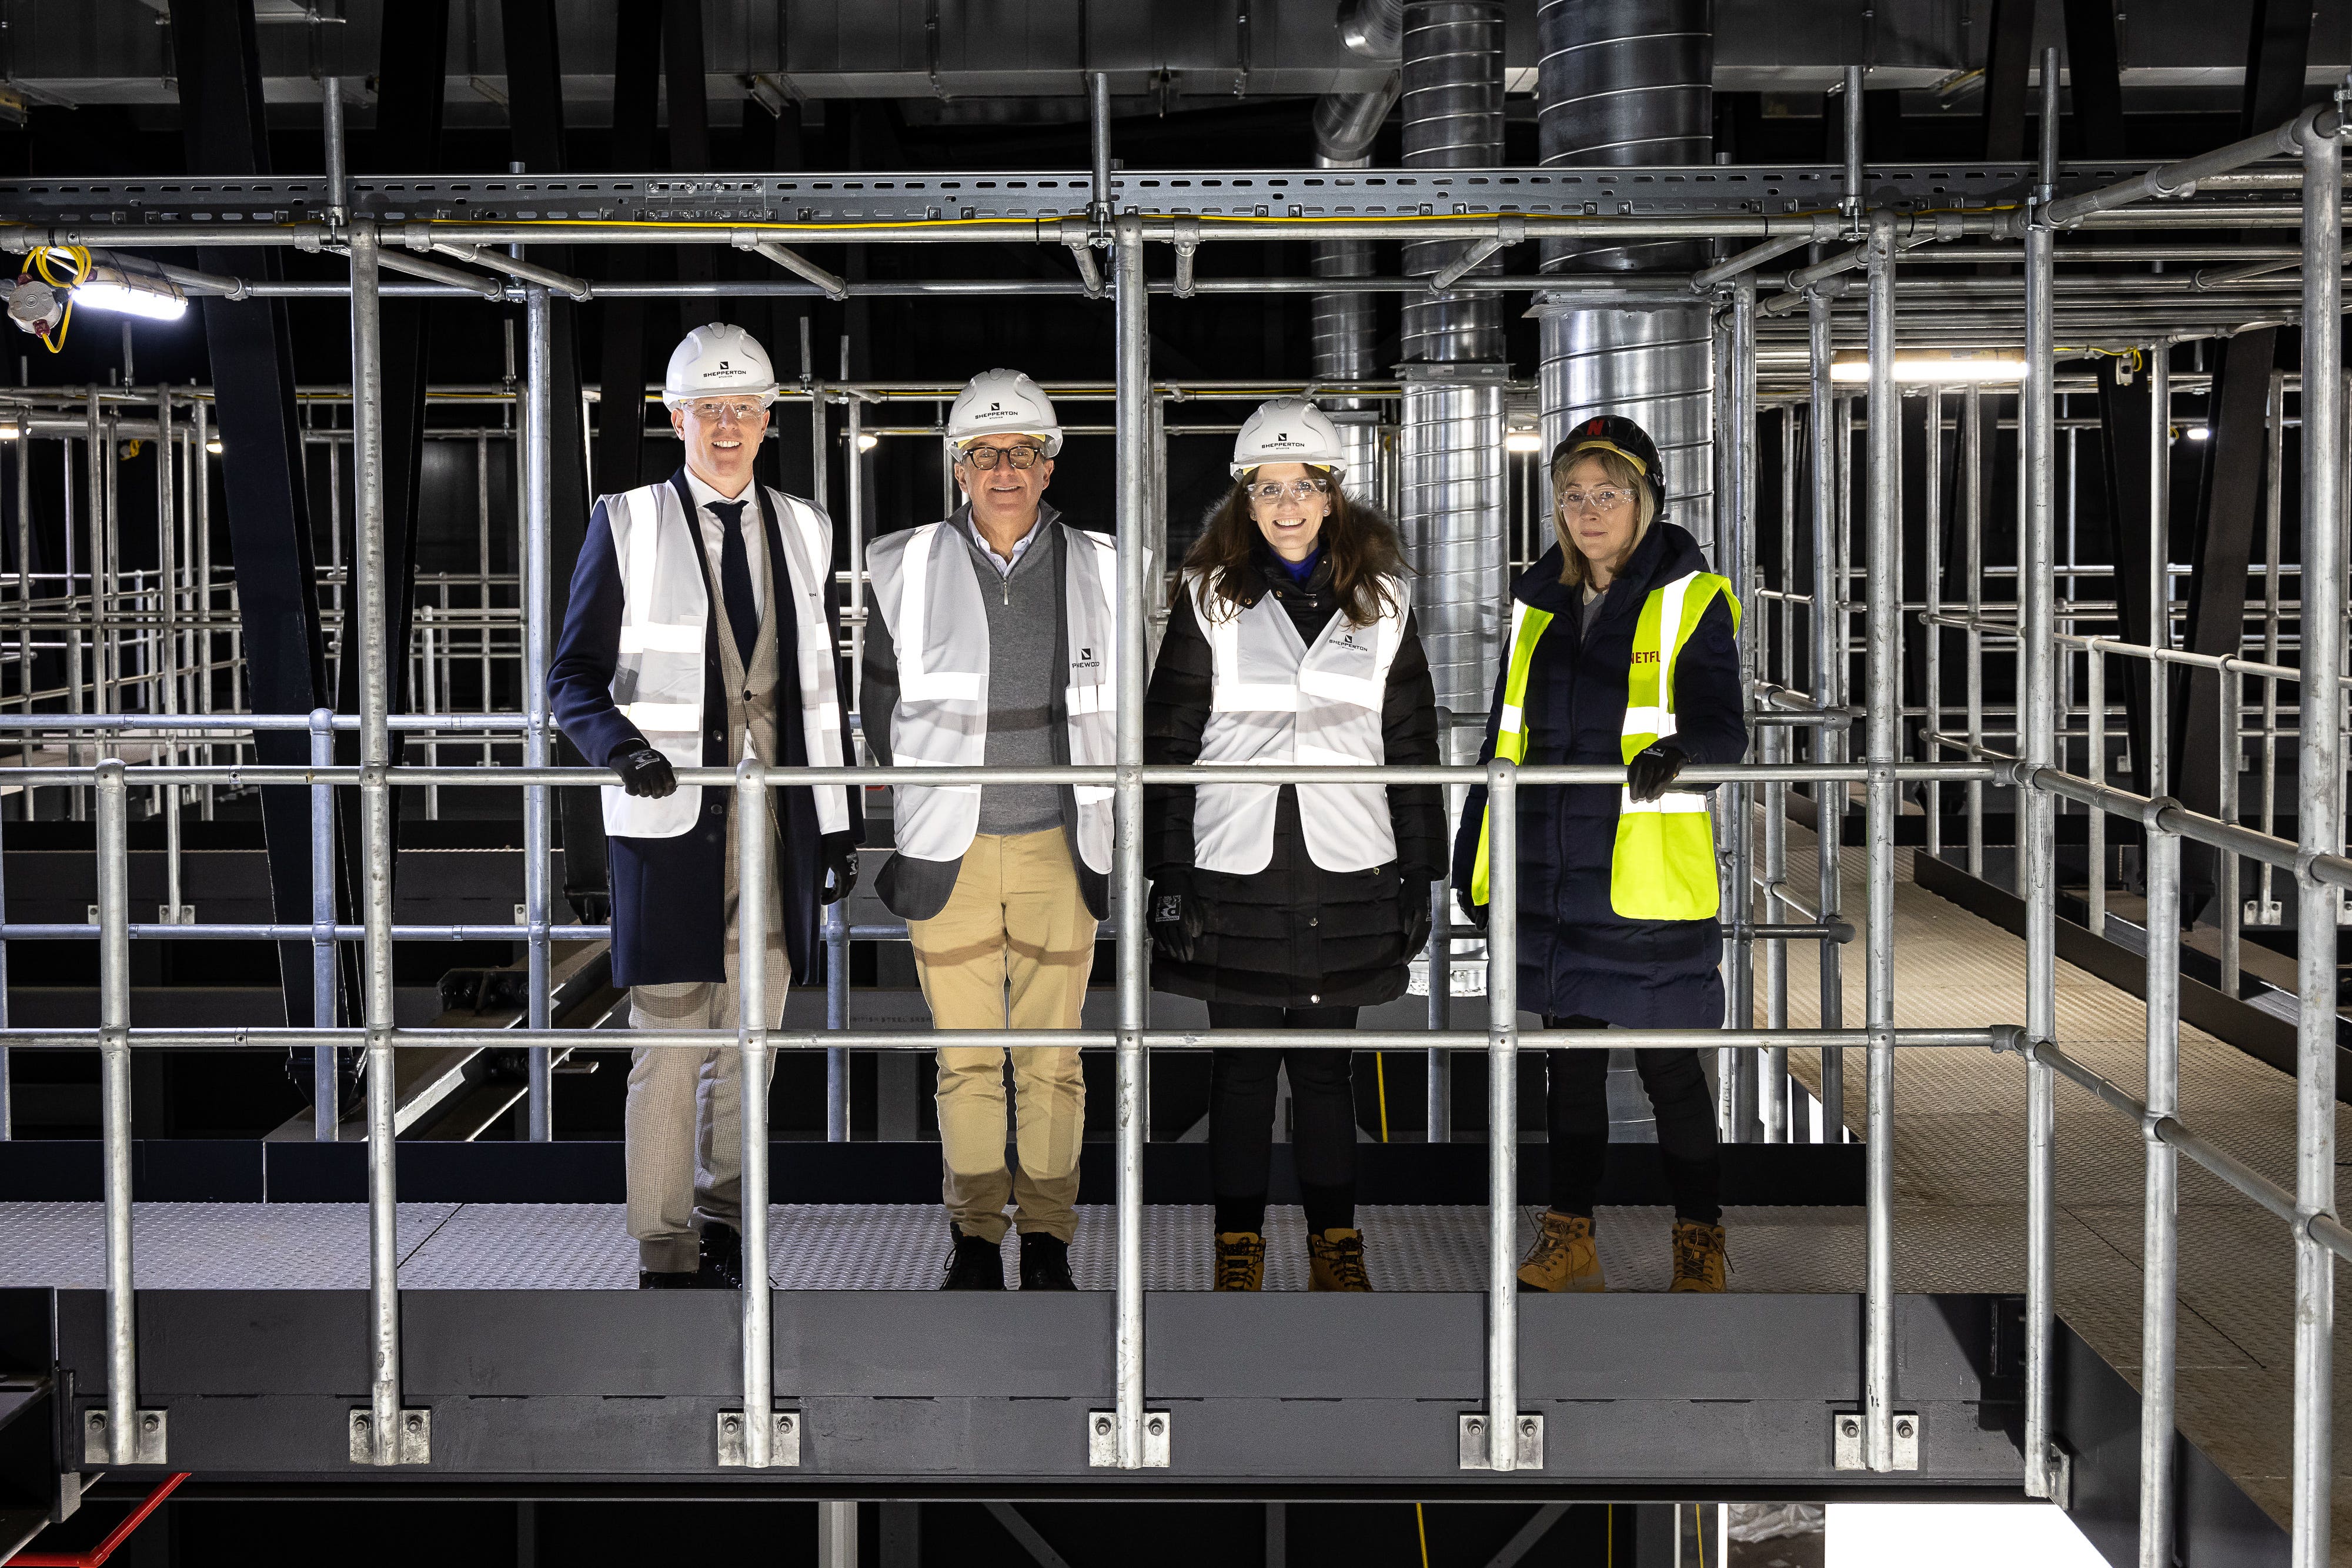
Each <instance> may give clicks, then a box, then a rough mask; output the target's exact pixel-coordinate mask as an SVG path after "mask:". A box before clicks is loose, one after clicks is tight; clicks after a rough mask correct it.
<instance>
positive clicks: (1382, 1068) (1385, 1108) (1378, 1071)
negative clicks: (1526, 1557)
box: [1372, 1051, 1420, 1507]
mask: <svg viewBox="0 0 2352 1568" xmlns="http://www.w3.org/2000/svg"><path fill="white" fill-rule="evenodd" d="M1372 1082H1373V1083H1375V1084H1376V1085H1378V1086H1379V1089H1380V1094H1381V1142H1382V1143H1383V1144H1385V1143H1387V1142H1388V1141H1389V1073H1388V1052H1386V1051H1374V1052H1372ZM1414 1506H1415V1507H1419V1506H1420V1505H1419V1504H1418V1503H1416V1504H1415V1505H1414Z"/></svg>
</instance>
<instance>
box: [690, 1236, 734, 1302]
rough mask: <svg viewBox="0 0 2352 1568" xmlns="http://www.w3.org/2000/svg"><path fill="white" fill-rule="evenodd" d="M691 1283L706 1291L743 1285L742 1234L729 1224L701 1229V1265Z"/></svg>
mask: <svg viewBox="0 0 2352 1568" xmlns="http://www.w3.org/2000/svg"><path fill="white" fill-rule="evenodd" d="M694 1282H695V1283H696V1284H697V1285H698V1286H699V1287H701V1288H702V1289H703V1290H706V1291H740V1290H741V1289H742V1288H743V1233H742V1232H741V1231H740V1230H738V1229H736V1228H734V1227H733V1226H731V1225H717V1224H713V1225H706V1226H704V1227H703V1228H702V1267H701V1268H700V1269H698V1270H696V1271H695V1275H694Z"/></svg>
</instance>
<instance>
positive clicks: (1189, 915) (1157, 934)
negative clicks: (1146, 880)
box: [1146, 866, 1208, 964]
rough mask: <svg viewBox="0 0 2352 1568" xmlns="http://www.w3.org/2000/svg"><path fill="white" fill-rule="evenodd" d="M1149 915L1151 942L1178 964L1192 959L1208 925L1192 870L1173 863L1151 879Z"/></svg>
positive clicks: (1189, 961)
mask: <svg viewBox="0 0 2352 1568" xmlns="http://www.w3.org/2000/svg"><path fill="white" fill-rule="evenodd" d="M1146 913H1147V914H1148V915H1150V926H1151V945H1152V946H1155V947H1157V948H1159V949H1160V951H1161V952H1162V953H1165V954H1167V955H1168V956H1169V957H1171V958H1172V959H1174V960H1175V961H1176V962H1177V963H1179V964H1189V963H1191V962H1192V952H1193V946H1194V944H1196V943H1198V942H1199V941H1200V939H1201V933H1202V930H1204V929H1205V928H1206V927H1207V924H1208V922H1207V919H1206V916H1205V915H1204V912H1203V911H1202V907H1201V895H1200V894H1198V893H1195V892H1194V891H1193V890H1192V873H1191V872H1190V871H1189V870H1187V869H1185V868H1184V867H1182V866H1171V867H1169V868H1168V869H1167V870H1166V871H1164V872H1162V873H1160V874H1159V875H1158V876H1155V877H1153V878H1152V879H1151V900H1150V904H1149V906H1148V907H1147V911H1146Z"/></svg>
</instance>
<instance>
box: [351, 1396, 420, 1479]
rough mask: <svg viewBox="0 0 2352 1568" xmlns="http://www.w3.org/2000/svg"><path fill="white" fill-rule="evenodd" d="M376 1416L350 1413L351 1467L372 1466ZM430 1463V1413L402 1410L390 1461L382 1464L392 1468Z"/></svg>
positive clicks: (361, 1411)
mask: <svg viewBox="0 0 2352 1568" xmlns="http://www.w3.org/2000/svg"><path fill="white" fill-rule="evenodd" d="M374 1427H375V1412H374V1411H373V1410H370V1409H367V1408H364V1407H362V1408H361V1409H358V1410H354V1411H352V1427H351V1431H352V1449H351V1453H352V1463H353V1464H355V1465H372V1464H374V1463H375V1462H376V1458H375V1445H374V1437H375V1432H374ZM432 1460H433V1412H432V1411H430V1410H425V1409H417V1410H403V1411H401V1413H400V1430H399V1433H398V1435H397V1439H396V1441H395V1442H394V1448H393V1457H392V1458H390V1459H388V1460H385V1461H384V1462H385V1463H387V1464H394V1465H424V1464H430V1463H431V1462H432Z"/></svg>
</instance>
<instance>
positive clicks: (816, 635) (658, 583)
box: [599, 482, 849, 839]
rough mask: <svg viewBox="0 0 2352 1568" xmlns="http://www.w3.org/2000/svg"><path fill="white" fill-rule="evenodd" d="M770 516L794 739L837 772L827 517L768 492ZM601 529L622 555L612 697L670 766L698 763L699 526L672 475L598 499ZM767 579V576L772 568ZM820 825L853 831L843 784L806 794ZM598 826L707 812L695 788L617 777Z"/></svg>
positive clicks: (637, 831) (633, 828) (628, 825)
mask: <svg viewBox="0 0 2352 1568" xmlns="http://www.w3.org/2000/svg"><path fill="white" fill-rule="evenodd" d="M762 495H763V496H764V497H765V499H764V503H763V505H764V507H765V508H766V515H767V516H768V517H771V518H772V519H774V522H775V530H774V536H773V537H774V538H777V539H778V540H780V541H781V542H782V546H783V552H784V562H783V564H784V579H785V582H786V585H787V586H788V587H789V589H790V591H791V593H792V598H791V599H790V600H789V601H785V602H783V603H780V604H776V605H773V606H772V610H773V612H775V613H776V614H777V615H779V616H784V615H789V616H790V617H791V622H790V624H789V628H788V627H787V624H786V622H783V621H782V620H779V621H778V622H777V626H776V632H777V637H778V639H779V642H780V643H781V641H782V638H783V637H785V636H787V635H789V636H791V637H793V640H794V641H793V648H794V650H795V653H796V657H795V659H794V663H795V664H796V665H797V666H798V668H799V673H800V693H799V698H800V702H799V706H800V714H801V736H802V739H803V742H804V743H805V745H806V747H807V752H808V758H809V762H810V765H811V766H812V767H817V768H839V767H841V766H842V760H843V759H842V751H841V695H840V692H839V690H838V685H837V682H836V680H835V673H834V660H835V657H836V650H835V646H834V636H835V632H834V626H833V623H832V622H831V621H830V620H828V619H827V618H826V615H825V596H824V591H825V583H826V580H827V578H828V576H829V575H830V572H831V569H832V563H833V523H832V521H831V519H829V518H828V517H825V515H824V513H823V512H821V511H819V510H817V508H816V507H814V506H811V505H810V504H809V503H808V502H806V501H803V500H801V499H800V498H799V497H794V496H787V495H785V494H784V493H783V492H782V491H780V490H763V491H762ZM603 505H604V521H605V526H606V527H607V528H609V529H610V530H611V531H612V535H613V549H614V555H615V556H616V557H617V558H618V559H620V561H621V563H622V595H621V635H620V646H619V654H620V656H619V657H618V659H616V660H615V661H614V667H613V684H612V688H611V690H612V694H613V702H614V706H616V707H617V708H618V709H619V710H620V713H621V716H623V717H624V718H626V719H627V720H628V721H629V722H630V723H631V724H633V725H635V726H636V727H637V730H638V733H640V734H641V735H643V736H644V737H646V744H647V745H649V746H651V747H654V748H655V749H656V750H658V751H659V752H660V753H661V754H662V755H663V756H665V757H667V758H669V759H670V762H671V764H672V765H673V766H675V767H679V768H699V767H701V766H702V717H703V715H702V695H703V683H704V676H705V673H706V672H705V668H704V660H705V656H706V653H707V643H706V642H705V635H706V631H707V628H708V626H709V620H710V590H709V583H708V581H707V580H706V579H705V577H704V575H703V565H704V562H703V559H702V556H703V545H702V530H701V528H700V526H699V524H698V522H697V520H696V519H694V518H692V517H688V516H687V512H686V507H685V506H684V504H683V503H681V502H680V501H679V499H678V496H677V486H674V485H671V484H668V483H667V482H665V483H663V484H659V485H646V486H641V487H639V488H637V489H635V490H627V491H624V492H622V493H621V494H619V495H614V496H606V497H604V501H603ZM769 586H770V589H771V591H772V589H773V586H774V575H773V567H772V565H771V567H770V577H769ZM812 795H813V797H814V801H815V805H816V819H817V831H820V832H826V833H837V832H843V831H847V829H848V827H849V791H848V789H846V788H845V787H844V786H841V785H838V784H828V785H824V786H822V787H819V788H816V789H813V790H812ZM599 799H600V800H601V801H602V803H603V807H604V831H606V832H607V833H610V834H613V835H614V836H616V837H620V838H630V839H674V838H677V837H679V836H681V835H683V834H684V833H686V832H687V831H688V830H689V829H691V828H692V827H693V826H694V824H695V821H696V819H697V818H698V816H699V815H700V813H701V810H702V787H701V786H700V785H698V784H685V785H681V786H679V787H678V788H677V789H676V790H675V791H673V792H672V793H671V794H670V795H669V796H668V797H667V799H665V800H646V799H640V798H636V797H633V796H631V795H629V794H628V793H627V792H626V791H625V790H624V789H621V788H620V787H619V786H617V785H611V784H608V785H605V786H604V787H603V789H601V791H600V793H599Z"/></svg>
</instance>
